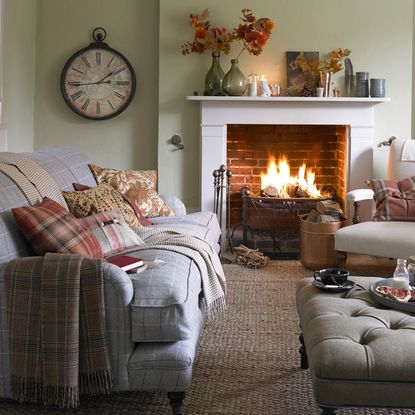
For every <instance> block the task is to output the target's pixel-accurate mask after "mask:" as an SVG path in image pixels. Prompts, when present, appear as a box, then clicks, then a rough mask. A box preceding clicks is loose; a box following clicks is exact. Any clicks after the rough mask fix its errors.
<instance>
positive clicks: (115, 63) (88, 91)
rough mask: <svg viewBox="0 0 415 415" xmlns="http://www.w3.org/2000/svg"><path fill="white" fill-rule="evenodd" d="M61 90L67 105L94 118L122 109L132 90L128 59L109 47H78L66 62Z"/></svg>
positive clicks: (131, 96) (81, 113)
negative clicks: (80, 48)
mask: <svg viewBox="0 0 415 415" xmlns="http://www.w3.org/2000/svg"><path fill="white" fill-rule="evenodd" d="M61 90H62V94H63V97H64V99H65V101H66V103H67V104H68V105H69V107H70V108H71V109H72V110H73V111H75V112H76V113H77V114H79V115H81V116H83V117H86V118H90V119H94V120H100V119H107V118H111V117H113V116H115V115H117V114H119V113H120V112H122V111H123V110H124V109H125V108H126V107H127V106H128V105H129V103H130V102H131V99H132V98H133V96H134V92H135V75H134V71H133V69H132V67H131V65H130V64H129V62H128V61H127V59H126V58H125V57H124V56H123V55H121V54H120V53H119V52H117V51H115V50H113V49H111V48H94V47H91V48H86V49H82V50H80V51H79V52H78V53H76V54H75V55H74V56H73V57H72V58H70V59H69V60H68V62H67V63H66V65H65V67H64V69H63V71H62V76H61Z"/></svg>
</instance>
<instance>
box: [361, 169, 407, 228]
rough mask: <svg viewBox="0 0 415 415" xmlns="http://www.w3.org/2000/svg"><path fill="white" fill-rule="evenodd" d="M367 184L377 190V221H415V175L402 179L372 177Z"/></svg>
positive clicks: (375, 218) (375, 217)
mask: <svg viewBox="0 0 415 415" xmlns="http://www.w3.org/2000/svg"><path fill="white" fill-rule="evenodd" d="M366 184H367V185H368V186H369V187H370V188H371V189H372V190H373V191H374V192H375V196H374V197H375V201H376V213H375V216H374V218H373V219H374V220H375V221H385V220H386V221H389V220H398V221H415V176H413V177H409V178H406V179H402V180H400V181H395V180H383V179H372V180H368V181H367V182H366Z"/></svg>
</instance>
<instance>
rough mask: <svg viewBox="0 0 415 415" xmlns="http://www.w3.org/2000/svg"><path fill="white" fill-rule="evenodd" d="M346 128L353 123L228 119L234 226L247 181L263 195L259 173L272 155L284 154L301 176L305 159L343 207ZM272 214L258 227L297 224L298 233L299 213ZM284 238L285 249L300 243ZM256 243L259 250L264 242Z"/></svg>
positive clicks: (319, 184) (320, 183) (318, 182)
mask: <svg viewBox="0 0 415 415" xmlns="http://www.w3.org/2000/svg"><path fill="white" fill-rule="evenodd" d="M348 133H349V127H348V126H346V125H242V124H238V125H235V124H231V125H229V124H228V126H227V167H228V169H229V170H231V171H232V174H233V176H232V181H231V193H230V229H231V230H232V229H235V228H237V227H238V224H240V223H241V220H242V195H241V189H242V188H243V187H245V186H247V187H249V189H250V190H251V194H253V195H259V193H260V191H261V174H263V173H266V170H267V166H268V163H269V159H270V157H274V158H275V159H276V160H278V159H279V158H280V157H282V156H285V157H286V158H287V160H288V162H289V165H290V169H291V175H297V174H298V170H299V168H300V166H301V165H302V164H303V163H305V164H306V166H307V168H311V169H313V170H314V172H315V182H316V185H317V187H318V188H319V189H323V190H325V189H327V188H329V187H332V188H334V189H335V192H336V196H335V199H336V200H337V201H338V202H339V203H340V204H341V206H342V207H343V208H344V205H345V194H346V171H347V168H346V154H347V151H346V146H347V137H348ZM265 216H266V215H265ZM270 216H271V217H270V218H269V222H272V223H270V224H268V225H265V224H264V218H261V224H260V227H261V226H270V227H272V228H273V229H274V231H276V232H278V231H279V230H280V231H282V230H286V229H288V228H293V227H294V228H295V229H294V233H297V234H298V218H297V216H298V215H277V217H276V215H275V214H274V213H273V214H271V215H270ZM265 220H266V219H265ZM253 223H254V222H253ZM253 227H255V224H254V225H253ZM297 236H298V235H297ZM285 239H286V241H284V242H283V244H285V246H284V247H283V249H284V250H296V249H297V248H298V240H297V241H294V240H291V241H290V240H289V239H290V238H285ZM291 239H292V238H291ZM294 239H298V238H294ZM290 245H291V246H290ZM253 247H257V246H253ZM258 248H260V249H261V247H260V246H258Z"/></svg>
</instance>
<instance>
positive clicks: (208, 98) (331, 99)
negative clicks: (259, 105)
mask: <svg viewBox="0 0 415 415" xmlns="http://www.w3.org/2000/svg"><path fill="white" fill-rule="evenodd" d="M186 99H187V100H188V101H225V102H226V101H228V102H229V101H234V102H241V101H252V102H327V103H329V102H330V103H332V102H359V103H373V104H377V103H380V102H389V101H390V100H391V99H390V98H357V97H338V98H337V97H336V98H335V97H328V98H324V97H323V98H320V97H248V96H242V97H231V96H204V95H190V96H187V97H186Z"/></svg>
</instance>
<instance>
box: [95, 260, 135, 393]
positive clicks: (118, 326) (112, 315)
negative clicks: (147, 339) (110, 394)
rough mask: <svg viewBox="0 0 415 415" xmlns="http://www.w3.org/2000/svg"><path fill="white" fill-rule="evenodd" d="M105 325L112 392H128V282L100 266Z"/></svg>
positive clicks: (131, 344) (130, 289)
mask: <svg viewBox="0 0 415 415" xmlns="http://www.w3.org/2000/svg"><path fill="white" fill-rule="evenodd" d="M103 272H104V296H105V321H106V331H107V339H108V348H109V355H110V361H111V368H112V373H113V380H114V385H113V387H114V390H127V389H128V386H129V385H128V371H127V367H128V361H129V359H130V357H131V355H132V353H133V352H134V349H135V347H136V344H135V343H134V342H133V341H132V340H131V302H132V300H133V296H134V288H133V284H132V281H131V278H130V277H129V276H128V275H127V274H126V273H125V272H124V271H123V270H122V269H120V268H118V267H117V266H116V265H113V264H110V263H107V262H104V263H103Z"/></svg>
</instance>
